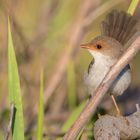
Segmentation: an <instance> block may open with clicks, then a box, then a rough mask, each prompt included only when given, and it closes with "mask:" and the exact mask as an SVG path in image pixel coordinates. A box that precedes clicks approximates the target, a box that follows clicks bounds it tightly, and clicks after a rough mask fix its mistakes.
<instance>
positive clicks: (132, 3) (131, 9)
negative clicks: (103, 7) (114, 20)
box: [127, 0, 139, 15]
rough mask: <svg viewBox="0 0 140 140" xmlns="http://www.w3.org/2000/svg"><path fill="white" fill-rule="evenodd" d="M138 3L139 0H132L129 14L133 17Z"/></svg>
mask: <svg viewBox="0 0 140 140" xmlns="http://www.w3.org/2000/svg"><path fill="white" fill-rule="evenodd" d="M138 3H139V0H131V3H130V6H129V8H128V10H127V13H129V14H131V15H133V14H134V12H135V9H136V7H137V5H138Z"/></svg>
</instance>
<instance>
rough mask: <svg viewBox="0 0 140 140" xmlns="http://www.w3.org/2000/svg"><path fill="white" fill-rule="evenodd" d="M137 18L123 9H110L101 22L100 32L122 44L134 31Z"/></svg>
mask: <svg viewBox="0 0 140 140" xmlns="http://www.w3.org/2000/svg"><path fill="white" fill-rule="evenodd" d="M136 24H137V20H136V19H135V18H134V17H133V16H131V15H130V14H127V13H126V12H124V11H117V10H113V11H111V12H110V13H109V14H108V15H107V17H106V19H105V20H104V21H103V22H102V23H101V34H102V35H104V36H108V37H112V38H114V39H116V40H117V41H118V42H120V43H121V44H122V45H124V44H126V43H127V41H128V40H129V39H130V38H131V37H132V36H133V35H134V34H135V33H136V31H137V29H136Z"/></svg>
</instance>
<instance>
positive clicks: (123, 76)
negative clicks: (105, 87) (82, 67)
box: [81, 10, 137, 96]
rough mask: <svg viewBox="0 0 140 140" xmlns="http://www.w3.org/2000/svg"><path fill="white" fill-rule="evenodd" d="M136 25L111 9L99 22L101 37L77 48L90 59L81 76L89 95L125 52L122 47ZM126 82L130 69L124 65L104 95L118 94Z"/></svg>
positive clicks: (129, 79) (134, 31)
mask: <svg viewBox="0 0 140 140" xmlns="http://www.w3.org/2000/svg"><path fill="white" fill-rule="evenodd" d="M136 23H137V21H136V20H135V19H134V17H133V16H131V15H129V14H127V13H125V12H123V11H120V12H119V11H116V10H113V11H112V12H110V13H109V14H108V15H107V17H106V19H105V20H104V21H103V22H102V23H101V32H102V33H101V36H99V37H96V38H95V39H93V40H92V41H91V42H90V43H87V44H83V45H81V47H82V48H86V49H88V51H89V52H90V53H91V55H92V56H93V60H92V61H91V63H90V64H89V67H88V70H87V72H86V73H85V76H84V79H85V84H86V85H87V87H88V89H89V92H90V94H91V95H92V96H94V91H95V90H96V89H97V87H98V86H99V84H100V83H101V82H102V80H103V78H104V77H105V75H106V74H107V72H108V71H109V70H110V68H111V67H112V65H114V64H115V62H116V61H117V60H118V59H119V57H120V56H121V55H122V54H123V52H124V51H125V50H126V48H125V47H124V46H125V45H126V43H127V42H128V41H129V40H130V39H131V38H132V36H133V35H134V34H135V33H136V28H135V27H136V26H135V25H136ZM130 82H131V69H130V66H129V65H127V66H126V67H125V68H124V69H123V70H122V71H121V73H120V74H119V75H118V77H117V78H116V80H115V81H114V82H113V84H112V86H111V87H110V89H109V91H108V92H109V93H110V94H112V95H121V94H122V93H123V92H124V91H125V90H126V89H127V88H128V86H129V85H130Z"/></svg>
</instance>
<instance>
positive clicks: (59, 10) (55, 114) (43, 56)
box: [0, 0, 140, 139]
mask: <svg viewBox="0 0 140 140" xmlns="http://www.w3.org/2000/svg"><path fill="white" fill-rule="evenodd" d="M108 1H111V0H94V2H93V3H92V4H93V9H91V11H92V10H93V11H94V10H96V9H98V8H100V7H101V6H102V4H105V3H107V2H108ZM112 1H113V0H112ZM83 2H84V0H77V1H74V0H67V1H65V0H26V1H23V0H12V1H8V0H0V17H1V21H0V32H1V34H0V92H1V94H0V126H2V127H0V136H1V135H2V137H3V135H4V134H5V132H4V131H5V128H6V127H7V124H8V122H7V121H8V119H6V118H7V117H6V116H7V115H6V116H5V115H3V112H7V108H9V102H8V97H7V95H8V94H7V93H8V84H7V83H8V81H7V79H8V78H7V76H8V74H7V71H8V70H7V10H8V9H10V10H9V11H10V13H9V14H10V17H11V27H12V35H13V42H14V46H15V53H16V56H17V61H18V65H19V75H20V79H21V89H22V96H23V108H24V118H25V128H27V126H28V124H29V122H31V121H32V120H33V118H34V116H35V115H36V112H37V108H38V106H37V103H38V101H39V90H40V84H39V83H40V71H41V68H42V67H43V68H44V82H45V85H44V88H45V87H46V86H47V84H48V82H49V80H50V78H51V77H52V75H54V74H55V73H54V70H57V68H56V65H57V63H58V61H59V59H60V58H61V56H63V55H64V50H65V49H67V47H66V48H65V46H69V44H68V39H69V38H70V37H71V36H73V34H72V32H71V29H72V26H74V24H75V23H76V19H77V16H78V12H79V9H80V6H81V5H82V4H83ZM129 4H130V0H127V1H125V0H124V1H123V0H122V2H120V4H118V5H116V6H114V7H112V8H111V9H107V10H106V11H105V12H104V14H103V15H101V16H99V17H97V18H96V19H95V20H94V21H93V23H92V24H91V25H90V26H89V27H88V28H87V32H86V33H85V34H84V38H82V39H81V43H85V42H88V41H90V40H91V39H92V38H94V37H95V36H97V35H99V34H100V22H101V21H102V20H103V19H104V18H105V16H106V14H107V13H108V12H109V11H110V10H112V9H119V10H124V11H127V9H128V7H129ZM139 6H140V5H139ZM7 7H8V8H7ZM139 12H140V10H139V7H138V8H137V10H136V12H135V16H136V17H137V18H139V17H140V14H139ZM139 59H140V55H137V56H136V58H135V59H134V60H133V65H132V72H133V81H132V84H131V90H132V91H131V93H133V92H134V91H133V89H134V87H139V85H140V78H139V77H140V73H139V69H140V65H139ZM90 61H91V56H90V54H89V53H88V52H86V51H83V50H81V49H79V45H78V46H77V52H76V55H75V56H74V57H73V60H72V62H70V63H69V65H68V66H67V74H66V73H65V74H64V75H63V78H62V81H61V82H60V83H59V85H58V88H57V89H56V90H55V92H54V94H53V96H52V97H51V99H50V100H49V106H48V107H47V108H45V114H46V117H44V133H45V132H46V133H49V132H57V133H61V132H60V130H64V128H66V129H65V131H66V130H67V129H68V128H69V126H70V125H71V124H72V123H73V121H74V118H75V117H73V114H74V116H77V115H78V114H79V113H78V112H79V111H76V113H75V110H79V109H78V108H79V106H80V105H81V102H83V101H85V100H87V98H88V94H87V90H86V88H85V86H84V82H83V74H84V71H85V70H86V69H87V67H88V64H89V63H90ZM60 65H63V64H60ZM138 91H139V90H138ZM128 93H129V92H128ZM75 94H76V95H75ZM138 97H140V96H138ZM138 97H137V99H138ZM126 98H127V97H126ZM129 100H130V99H129ZM68 101H69V102H68ZM138 101H139V100H138ZM120 104H122V103H121V102H120ZM134 104H135V103H133V104H132V102H131V105H134ZM107 106H110V107H111V105H110V104H109V105H108V104H107ZM124 112H125V111H124ZM65 114H66V115H65ZM126 114H127V113H126ZM71 116H72V117H71ZM71 118H72V119H71ZM1 120H5V121H1ZM69 120H71V121H70V123H69V124H68V125H67V122H69ZM93 120H94V119H93ZM90 124H91V123H90ZM65 131H63V132H65ZM34 132H36V131H35V130H34V127H33V128H32V129H31V132H30V133H29V134H28V136H27V137H28V138H27V137H26V139H29V138H30V137H32V138H34V137H35V136H36V134H34ZM46 136H47V138H48V137H51V138H52V139H55V138H54V136H52V135H51V136H50V135H49V134H46ZM0 139H1V137H0Z"/></svg>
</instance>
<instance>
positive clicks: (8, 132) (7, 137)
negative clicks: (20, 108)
mask: <svg viewBox="0 0 140 140" xmlns="http://www.w3.org/2000/svg"><path fill="white" fill-rule="evenodd" d="M14 114H15V106H14V104H11V107H10V121H9V125H8V127H7V132H6V137H5V140H8V139H9V135H10V132H11V129H12V125H13V121H14V120H13V119H14Z"/></svg>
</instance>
